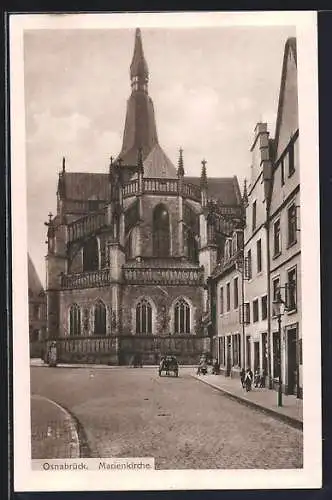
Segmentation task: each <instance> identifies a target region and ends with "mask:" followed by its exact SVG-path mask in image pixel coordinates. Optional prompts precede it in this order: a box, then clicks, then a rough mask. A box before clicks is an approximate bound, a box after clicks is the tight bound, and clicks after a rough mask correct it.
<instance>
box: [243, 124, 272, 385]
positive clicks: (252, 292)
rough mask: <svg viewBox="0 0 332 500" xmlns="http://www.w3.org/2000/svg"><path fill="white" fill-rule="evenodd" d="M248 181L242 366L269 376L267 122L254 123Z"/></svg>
mask: <svg viewBox="0 0 332 500" xmlns="http://www.w3.org/2000/svg"><path fill="white" fill-rule="evenodd" d="M251 155H252V161H251V168H250V182H249V185H248V192H247V194H246V225H245V229H244V258H245V271H246V282H245V309H246V336H245V338H246V360H245V365H244V367H250V368H251V369H252V370H253V371H254V372H255V371H256V370H259V371H260V373H262V374H263V373H264V375H265V376H268V374H269V359H268V358H269V346H268V341H269V336H268V331H269V321H268V317H269V314H268V313H269V311H268V288H269V269H268V264H269V260H268V252H267V248H268V230H267V220H268V217H269V213H268V208H269V197H270V194H271V174H272V163H271V142H270V139H269V133H268V131H267V124H266V123H257V125H256V128H255V133H254V140H253V144H252V147H251Z"/></svg>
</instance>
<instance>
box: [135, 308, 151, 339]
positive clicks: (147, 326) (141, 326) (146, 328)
mask: <svg viewBox="0 0 332 500" xmlns="http://www.w3.org/2000/svg"><path fill="white" fill-rule="evenodd" d="M136 333H138V334H145V335H147V334H151V333H152V307H151V304H150V303H149V302H148V301H147V300H146V299H142V300H141V301H140V302H139V303H138V304H137V306H136Z"/></svg>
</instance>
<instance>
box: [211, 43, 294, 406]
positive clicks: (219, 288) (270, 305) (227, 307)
mask: <svg viewBox="0 0 332 500" xmlns="http://www.w3.org/2000/svg"><path fill="white" fill-rule="evenodd" d="M297 97H298V94H297V57H296V41H295V39H294V38H291V39H289V40H288V41H287V42H286V45H285V51H284V60H283V67H282V76H281V86H280V92H279V105H278V110H277V120H276V131H275V137H274V139H270V138H269V133H268V130H267V125H266V124H265V123H258V124H257V126H256V128H255V134H254V141H253V145H252V147H251V153H252V164H251V173H250V182H249V185H248V187H247V186H246V185H245V189H244V193H243V206H244V208H245V218H244V220H245V225H244V251H243V266H242V267H241V265H239V262H241V258H239V255H237V254H236V253H235V256H233V254H232V252H231V253H229V250H228V248H229V247H231V243H230V241H229V242H228V240H227V243H226V249H225V255H224V257H223V259H222V260H221V261H220V262H219V263H218V266H217V268H216V269H215V271H214V273H213V276H212V280H211V283H212V285H211V292H212V297H213V298H212V300H211V304H212V305H213V308H212V312H213V313H214V316H213V317H214V322H213V329H214V343H213V348H214V353H215V355H217V356H218V358H219V360H220V363H221V367H222V371H223V372H224V373H225V374H226V375H229V374H232V373H233V372H234V373H235V372H236V368H235V366H234V361H233V360H234V359H235V362H236V361H237V356H236V355H235V356H233V354H232V353H233V347H232V346H233V345H234V341H233V339H234V338H237V337H236V336H237V335H238V333H239V332H242V336H241V335H240V337H239V338H240V340H239V341H240V342H242V346H241V349H240V352H241V354H242V359H241V362H240V363H239V364H242V366H243V368H247V367H250V368H251V369H252V370H256V369H259V370H260V372H261V373H262V372H264V373H265V375H266V377H267V382H268V386H269V387H270V388H271V387H275V388H277V387H278V384H279V382H280V379H281V381H282V390H283V391H284V392H287V393H288V394H296V395H297V396H298V397H301V396H302V332H301V241H300V234H301V233H300V164H299V122H298V102H297ZM227 245H229V247H228V246H227ZM236 279H238V280H240V281H241V279H242V281H241V282H242V283H243V294H242V297H243V300H242V304H243V309H242V313H241V312H240V315H239V316H238V315H237V314H236V307H235V305H236V304H237V299H235V300H234V302H233V304H232V297H233V292H232V286H234V285H233V283H234V280H236ZM236 286H237V285H235V287H234V289H235V288H236ZM276 303H279V307H277V304H276ZM241 323H242V330H241ZM279 325H281V332H280V328H279ZM236 342H237V341H236ZM235 345H236V343H235ZM235 350H236V348H235ZM280 367H281V371H280ZM280 374H281V378H280V377H279V375H280Z"/></svg>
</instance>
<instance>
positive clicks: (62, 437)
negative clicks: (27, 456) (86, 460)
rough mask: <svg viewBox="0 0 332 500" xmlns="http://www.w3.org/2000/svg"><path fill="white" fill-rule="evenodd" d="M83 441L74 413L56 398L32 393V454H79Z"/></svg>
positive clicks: (73, 456)
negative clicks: (81, 441)
mask: <svg viewBox="0 0 332 500" xmlns="http://www.w3.org/2000/svg"><path fill="white" fill-rule="evenodd" d="M79 456H80V443H79V438H78V432H77V427H76V423H75V421H74V419H73V418H72V416H71V415H70V414H69V413H68V412H67V410H65V409H64V408H62V407H61V406H60V405H58V404H57V403H55V402H54V401H52V400H50V399H48V398H44V397H42V396H37V395H32V396H31V458H32V459H51V458H78V457H79Z"/></svg>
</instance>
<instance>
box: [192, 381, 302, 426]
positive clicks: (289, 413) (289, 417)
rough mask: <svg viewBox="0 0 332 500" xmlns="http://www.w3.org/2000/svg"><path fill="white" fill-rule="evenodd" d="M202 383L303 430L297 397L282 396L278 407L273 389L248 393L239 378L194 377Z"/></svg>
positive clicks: (255, 390) (299, 401)
mask: <svg viewBox="0 0 332 500" xmlns="http://www.w3.org/2000/svg"><path fill="white" fill-rule="evenodd" d="M192 376H193V377H194V378H196V379H197V380H199V381H200V382H204V383H205V384H208V385H210V386H211V387H213V388H214V389H217V390H219V391H221V392H223V393H224V394H226V395H227V396H229V397H231V398H233V399H236V400H237V401H238V402H239V403H242V404H245V405H247V406H252V407H254V408H256V409H258V410H261V411H264V412H266V413H268V414H270V415H271V416H273V417H275V418H278V419H280V420H283V421H285V422H287V423H288V424H290V425H292V426H293V427H296V428H298V429H301V430H302V428H303V412H302V409H303V407H302V399H298V398H296V396H287V395H285V394H283V395H282V398H283V406H281V407H279V406H278V405H277V402H278V401H277V400H278V394H277V391H274V390H271V389H258V388H257V389H256V388H254V387H253V389H252V391H250V392H246V391H245V390H244V389H243V388H242V386H241V382H240V379H239V378H230V377H225V376H224V375H196V374H193V375H192Z"/></svg>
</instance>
